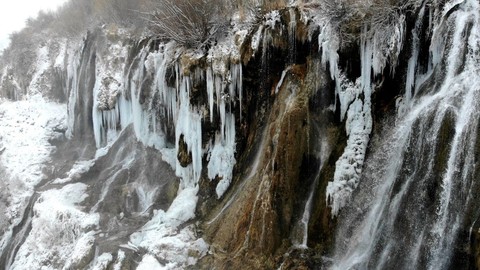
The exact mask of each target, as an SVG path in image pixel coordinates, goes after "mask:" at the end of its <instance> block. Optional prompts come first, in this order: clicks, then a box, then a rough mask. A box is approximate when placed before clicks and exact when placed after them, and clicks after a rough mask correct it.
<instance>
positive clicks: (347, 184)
mask: <svg viewBox="0 0 480 270" xmlns="http://www.w3.org/2000/svg"><path fill="white" fill-rule="evenodd" d="M364 37H365V36H364ZM372 47H373V44H372V41H371V40H369V39H366V38H363V39H362V43H361V64H362V66H361V72H362V73H361V77H360V80H359V82H358V83H357V84H356V85H357V86H356V87H357V89H358V93H363V100H362V99H361V98H360V96H359V95H358V94H357V95H356V98H355V101H354V102H353V103H352V104H350V105H349V107H348V111H347V120H346V123H345V131H346V133H347V136H348V140H347V146H346V147H345V150H344V153H343V154H342V156H341V157H340V158H339V159H338V160H337V162H336V164H335V174H334V179H333V181H332V182H329V183H328V185H327V195H326V200H327V204H329V205H330V206H331V208H332V215H333V216H336V215H337V214H338V211H340V209H341V208H343V207H344V206H345V205H346V203H347V202H348V201H349V199H350V196H351V193H352V192H353V190H354V189H355V188H357V186H358V183H359V181H360V175H361V173H362V168H363V162H364V159H365V154H366V150H367V146H368V142H369V140H370V133H371V131H372V125H373V124H372V115H371V95H372V86H371V78H372V58H373V52H372ZM353 91H355V90H353Z"/></svg>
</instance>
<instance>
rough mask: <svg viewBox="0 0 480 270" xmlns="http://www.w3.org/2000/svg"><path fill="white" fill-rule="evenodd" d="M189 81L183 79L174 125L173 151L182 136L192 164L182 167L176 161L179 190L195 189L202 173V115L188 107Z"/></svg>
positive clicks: (187, 78) (185, 78) (177, 147)
mask: <svg viewBox="0 0 480 270" xmlns="http://www.w3.org/2000/svg"><path fill="white" fill-rule="evenodd" d="M190 91H191V79H190V78H189V77H184V78H183V80H182V84H181V86H180V90H179V94H180V96H179V102H180V105H179V109H178V112H177V113H178V114H177V117H178V118H177V120H176V125H175V149H177V151H176V152H177V153H178V151H179V150H178V149H179V142H180V136H181V135H184V137H183V138H184V140H185V143H186V144H187V147H188V151H189V152H191V153H192V164H190V165H188V166H187V167H185V168H184V167H182V165H180V161H179V160H178V159H177V161H176V162H177V164H176V166H175V168H176V174H177V176H180V177H181V178H182V179H183V182H182V183H181V189H183V188H187V187H195V186H196V185H197V183H198V180H199V179H200V173H201V171H202V156H203V151H202V115H201V113H200V111H199V110H198V109H196V108H191V105H190Z"/></svg>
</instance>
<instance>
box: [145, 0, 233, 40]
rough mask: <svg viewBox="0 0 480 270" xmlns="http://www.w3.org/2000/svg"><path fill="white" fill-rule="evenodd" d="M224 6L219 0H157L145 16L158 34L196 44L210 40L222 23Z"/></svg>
mask: <svg viewBox="0 0 480 270" xmlns="http://www.w3.org/2000/svg"><path fill="white" fill-rule="evenodd" d="M224 7H225V2H224V1H222V0H195V1H194V0H177V1H173V0H161V1H159V2H158V3H157V4H156V8H155V11H153V12H151V14H150V15H151V19H149V20H150V23H151V25H152V27H153V31H154V32H155V34H156V35H157V36H158V37H159V38H162V39H170V40H174V41H176V42H177V43H179V44H180V45H183V46H186V47H190V48H200V47H204V46H205V45H207V44H208V43H210V42H211V41H213V40H214V39H215V37H216V36H217V34H218V33H219V30H221V29H223V28H224V27H225V26H226V22H227V19H226V16H222V13H223V11H224Z"/></svg>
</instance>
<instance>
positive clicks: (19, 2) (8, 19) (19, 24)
mask: <svg viewBox="0 0 480 270" xmlns="http://www.w3.org/2000/svg"><path fill="white" fill-rule="evenodd" d="M0 1H1V2H0V52H1V51H2V50H3V49H4V48H5V47H6V46H7V45H8V43H9V42H10V41H9V39H8V35H9V34H10V33H11V32H13V31H18V30H20V29H22V28H23V27H24V26H25V21H26V20H27V19H28V18H29V17H36V16H37V14H38V12H39V11H40V10H45V11H47V10H55V9H56V8H57V7H58V6H59V5H61V4H63V3H64V2H66V1H67V0H0Z"/></svg>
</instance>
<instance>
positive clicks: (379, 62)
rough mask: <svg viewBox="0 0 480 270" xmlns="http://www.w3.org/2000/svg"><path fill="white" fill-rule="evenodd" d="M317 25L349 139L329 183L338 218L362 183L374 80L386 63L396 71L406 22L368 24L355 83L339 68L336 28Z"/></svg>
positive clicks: (325, 22)
mask: <svg viewBox="0 0 480 270" xmlns="http://www.w3.org/2000/svg"><path fill="white" fill-rule="evenodd" d="M314 21H315V23H316V25H317V27H318V28H319V30H320V33H319V36H318V43H319V49H320V50H321V56H322V64H323V65H324V67H325V68H327V64H328V70H329V72H330V76H331V78H332V80H334V81H335V96H336V97H337V98H338V102H339V104H335V106H334V108H336V107H339V108H340V120H342V121H343V120H345V130H346V134H347V136H348V139H347V146H346V148H345V150H344V153H343V154H342V156H341V157H340V158H339V159H338V161H337V162H336V168H335V174H334V179H333V181H331V182H329V183H328V186H327V190H326V193H327V196H326V198H327V204H329V205H330V206H331V208H332V214H333V215H334V216H335V215H337V214H338V211H339V210H340V209H341V208H342V207H343V206H345V204H346V203H347V202H348V200H349V198H350V195H351V193H352V191H353V190H354V189H355V188H356V187H357V186H358V183H359V181H360V176H361V172H362V167H363V162H364V159H365V154H366V149H367V146H368V142H369V140H370V133H371V131H372V113H371V96H372V91H373V86H372V78H373V77H374V76H376V75H378V74H381V73H382V72H383V70H384V69H385V67H386V65H387V63H390V65H391V66H392V68H394V67H395V65H396V61H397V59H398V55H399V53H400V50H401V48H402V45H403V40H404V35H405V34H404V28H405V18H404V16H400V19H399V20H398V22H397V23H395V24H393V25H390V26H385V27H383V28H379V29H374V28H373V27H371V26H369V25H368V24H366V26H365V28H364V29H363V33H362V40H361V44H360V47H361V76H360V77H359V78H358V79H357V81H356V82H355V83H354V82H351V81H349V80H348V79H347V77H346V76H345V75H344V74H343V73H342V71H341V69H340V67H339V55H338V51H339V49H340V40H341V39H340V37H339V31H338V29H337V26H335V25H334V24H332V22H331V21H329V20H327V18H325V17H316V18H314ZM387 27H388V30H390V31H389V32H391V33H393V35H391V36H388V37H385V35H384V33H383V31H384V30H385V28H387ZM310 32H313V31H310ZM345 117H346V118H345Z"/></svg>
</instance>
